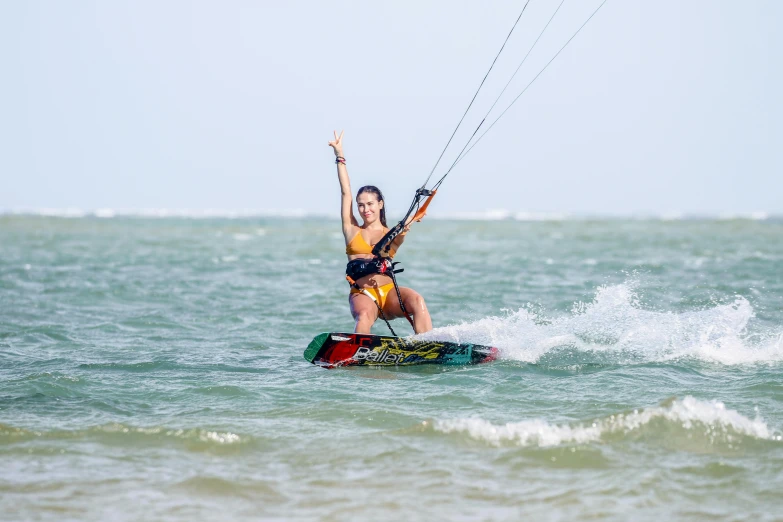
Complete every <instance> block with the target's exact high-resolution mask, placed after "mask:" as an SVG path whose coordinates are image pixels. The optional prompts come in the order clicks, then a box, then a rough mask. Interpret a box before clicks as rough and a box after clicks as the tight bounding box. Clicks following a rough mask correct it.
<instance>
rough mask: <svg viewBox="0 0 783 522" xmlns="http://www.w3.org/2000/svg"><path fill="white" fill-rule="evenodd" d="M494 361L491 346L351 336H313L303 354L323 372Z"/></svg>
mask: <svg viewBox="0 0 783 522" xmlns="http://www.w3.org/2000/svg"><path fill="white" fill-rule="evenodd" d="M497 357H498V349H497V348H495V347H492V346H481V345H477V344H469V343H452V342H449V341H423V340H418V339H412V338H406V337H390V336H383V335H370V334H355V333H322V334H319V335H316V336H315V338H314V339H313V340H312V341H311V342H310V344H309V345H308V346H307V349H306V350H305V352H304V358H305V359H306V360H307V361H308V362H311V363H313V364H317V365H320V366H325V367H327V368H334V367H337V366H409V365H413V364H479V363H485V362H489V361H494V360H495V359H496V358H497Z"/></svg>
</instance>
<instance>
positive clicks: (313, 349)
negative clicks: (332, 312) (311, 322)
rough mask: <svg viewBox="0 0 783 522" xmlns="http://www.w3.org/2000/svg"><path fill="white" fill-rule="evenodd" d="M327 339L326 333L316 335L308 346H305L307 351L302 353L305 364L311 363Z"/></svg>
mask: <svg viewBox="0 0 783 522" xmlns="http://www.w3.org/2000/svg"><path fill="white" fill-rule="evenodd" d="M328 337H329V334H328V333H322V334H318V335H316V336H315V337H314V338H313V340H312V341H310V344H308V345H307V349H306V350H305V351H304V358H305V360H306V361H307V362H313V359H315V356H316V355H318V351H319V350H320V349H321V347H322V346H323V345H324V343H325V342H326V339H327V338H328Z"/></svg>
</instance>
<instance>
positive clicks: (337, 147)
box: [329, 131, 345, 156]
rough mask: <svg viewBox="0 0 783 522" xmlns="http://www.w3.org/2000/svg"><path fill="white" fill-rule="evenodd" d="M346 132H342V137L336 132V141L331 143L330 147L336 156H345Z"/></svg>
mask: <svg viewBox="0 0 783 522" xmlns="http://www.w3.org/2000/svg"><path fill="white" fill-rule="evenodd" d="M344 133H345V131H341V132H340V135H339V136H338V135H337V131H334V141H330V142H329V146H330V147H332V148H333V149H334V155H335V156H342V155H343V134H344Z"/></svg>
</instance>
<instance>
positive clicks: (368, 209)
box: [356, 192, 383, 225]
mask: <svg viewBox="0 0 783 522" xmlns="http://www.w3.org/2000/svg"><path fill="white" fill-rule="evenodd" d="M356 206H357V207H359V214H360V215H361V216H362V219H364V224H365V225H371V224H373V223H375V222H376V221H378V219H380V216H381V209H382V208H383V201H378V196H376V195H375V194H373V193H372V192H362V193H361V194H359V195H358V196H356Z"/></svg>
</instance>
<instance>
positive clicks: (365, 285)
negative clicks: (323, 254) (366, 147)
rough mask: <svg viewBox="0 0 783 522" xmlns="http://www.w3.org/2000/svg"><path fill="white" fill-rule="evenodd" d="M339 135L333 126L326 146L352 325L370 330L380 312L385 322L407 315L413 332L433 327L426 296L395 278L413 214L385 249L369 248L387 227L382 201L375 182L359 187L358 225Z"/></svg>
mask: <svg viewBox="0 0 783 522" xmlns="http://www.w3.org/2000/svg"><path fill="white" fill-rule="evenodd" d="M342 139H343V132H341V133H340V135H339V136H338V135H337V131H335V132H334V141H330V142H329V146H330V147H332V149H334V154H335V156H336V158H335V163H336V164H337V177H338V179H339V180H340V189H341V191H342V204H341V211H340V215H341V217H342V225H343V236H345V253H346V255H347V256H348V266H347V267H346V279H347V280H348V282H349V283H350V285H351V292H350V294H349V295H348V302H349V303H350V306H351V314H352V315H353V318H354V320H355V321H356V325H355V328H354V331H355V332H356V333H365V334H368V333H370V329H371V328H372V325H373V324H374V323H375V321H376V320H377V319H378V317H381V318H383V319H384V320H385V321H386V323H387V324H388V321H389V320H391V319H396V318H399V317H405V318H407V319H408V321H410V323H411V325H412V326H413V329H414V331H415V332H416V333H423V332H428V331H430V330H432V319H431V318H430V314H429V311H427V305H426V304H425V302H424V298H422V296H421V295H420V294H419V293H418V292H416V291H415V290H412V289H410V288H404V287H400V286H398V285H397V284H396V278H395V276H394V274H395V270H394V263H392V258H393V257H394V254H395V253H396V252H397V250H398V249H399V247H400V245H402V242H403V241H404V240H405V234H406V233H407V231H408V228H409V227H410V221H413V220H412V219H411V220H410V221H409V222H407V223H406V224H405V225H406V226H405V228H404V230H403V231H402V233H400V234H399V235H397V236H396V237H395V238H394V241H392V242H391V243H390V244H389V245H388V247H389V248H387V249H385V255H379V256H376V255H374V254H373V247H374V246H375V245H376V244H377V243H378V242H379V241H380V240H381V238H383V237H384V236H385V235H386V233H387V232H388V231H389V228H388V226H387V225H386V208H385V205H386V202H385V201H384V199H383V194H382V193H381V191H380V190H379V189H378V188H377V187H374V186H372V185H367V186H364V187H361V188H360V189H359V190H358V192H357V193H356V205H357V207H358V210H359V214H360V215H361V217H362V221H363V223H362V225H359V222H358V221H357V220H356V217H355V216H354V213H353V199H352V198H353V196H352V193H351V181H350V179H349V177H348V170H347V168H346V166H345V156H343V142H342ZM389 329H391V325H389ZM393 332H394V331H393V330H392V333H393Z"/></svg>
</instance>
